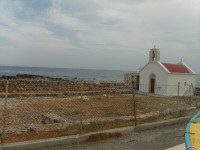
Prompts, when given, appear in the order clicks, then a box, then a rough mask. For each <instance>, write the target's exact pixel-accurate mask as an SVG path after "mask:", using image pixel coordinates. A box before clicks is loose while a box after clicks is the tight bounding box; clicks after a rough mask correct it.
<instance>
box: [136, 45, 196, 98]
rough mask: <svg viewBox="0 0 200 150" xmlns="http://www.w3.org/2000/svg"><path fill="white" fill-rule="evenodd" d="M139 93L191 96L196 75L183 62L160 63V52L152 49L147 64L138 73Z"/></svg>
mask: <svg viewBox="0 0 200 150" xmlns="http://www.w3.org/2000/svg"><path fill="white" fill-rule="evenodd" d="M139 77H140V80H139V91H141V92H145V93H153V94H158V95H166V96H178V95H179V96H184V95H185V96H187V95H193V92H194V89H195V84H196V73H195V72H194V71H193V70H192V69H191V68H190V67H188V66H187V65H186V64H185V63H184V62H183V61H180V62H179V63H177V64H172V63H163V62H161V61H160V51H159V49H157V48H155V47H154V48H152V49H151V50H150V52H149V62H148V63H147V64H146V65H145V66H144V67H143V68H141V69H140V71H139Z"/></svg>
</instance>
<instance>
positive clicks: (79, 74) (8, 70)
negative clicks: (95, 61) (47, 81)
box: [0, 66, 136, 82]
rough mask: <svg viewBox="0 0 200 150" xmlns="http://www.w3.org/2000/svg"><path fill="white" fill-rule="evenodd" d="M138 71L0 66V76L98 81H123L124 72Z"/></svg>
mask: <svg viewBox="0 0 200 150" xmlns="http://www.w3.org/2000/svg"><path fill="white" fill-rule="evenodd" d="M129 72H136V71H125V70H108V69H82V68H54V67H29V66H0V76H16V75H17V74H29V75H41V76H46V77H53V78H64V79H73V78H78V79H83V80H97V81H116V82H123V78H124V73H129Z"/></svg>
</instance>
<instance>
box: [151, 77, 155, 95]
mask: <svg viewBox="0 0 200 150" xmlns="http://www.w3.org/2000/svg"><path fill="white" fill-rule="evenodd" d="M150 93H155V79H151V80H150Z"/></svg>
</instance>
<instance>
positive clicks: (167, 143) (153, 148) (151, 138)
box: [40, 124, 186, 150]
mask: <svg viewBox="0 0 200 150" xmlns="http://www.w3.org/2000/svg"><path fill="white" fill-rule="evenodd" d="M185 127H186V124H176V125H172V126H167V127H163V128H156V129H151V130H145V131H138V132H133V133H130V134H129V135H124V136H123V137H120V138H112V139H108V140H105V141H99V142H91V143H79V144H78V143H76V144H73V145H59V146H54V147H46V148H41V149H40V150H112V149H113V150H165V149H167V148H170V147H173V146H176V145H179V144H181V143H184V132H185Z"/></svg>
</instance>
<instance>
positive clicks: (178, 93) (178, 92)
mask: <svg viewBox="0 0 200 150" xmlns="http://www.w3.org/2000/svg"><path fill="white" fill-rule="evenodd" d="M179 95H180V82H178V91H177V103H176V110H177V114H176V118H178V116H179V115H178V113H179V111H178V108H179V107H178V106H179Z"/></svg>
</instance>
